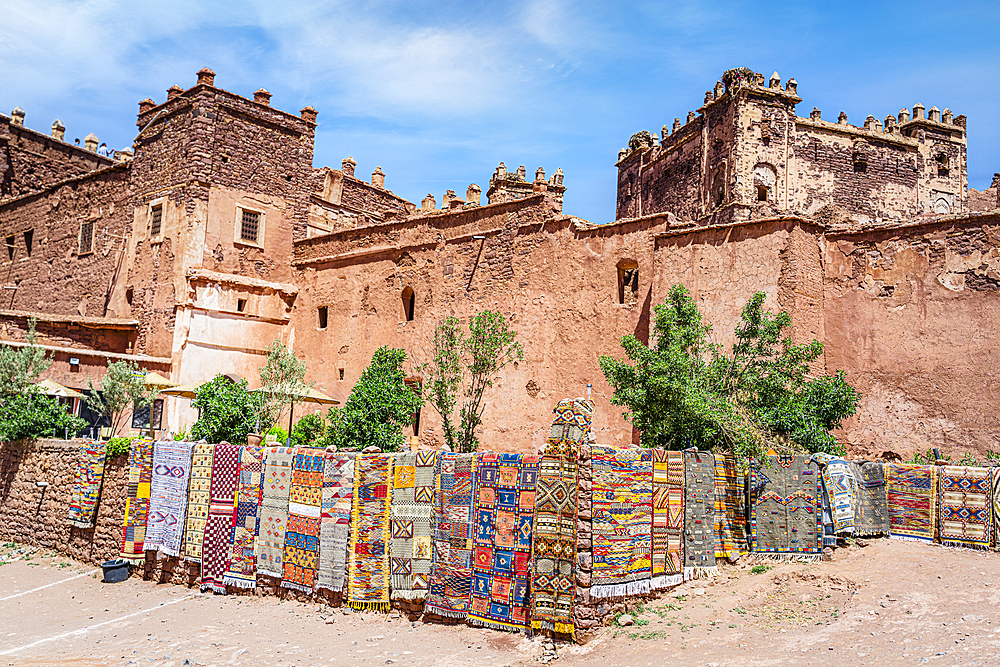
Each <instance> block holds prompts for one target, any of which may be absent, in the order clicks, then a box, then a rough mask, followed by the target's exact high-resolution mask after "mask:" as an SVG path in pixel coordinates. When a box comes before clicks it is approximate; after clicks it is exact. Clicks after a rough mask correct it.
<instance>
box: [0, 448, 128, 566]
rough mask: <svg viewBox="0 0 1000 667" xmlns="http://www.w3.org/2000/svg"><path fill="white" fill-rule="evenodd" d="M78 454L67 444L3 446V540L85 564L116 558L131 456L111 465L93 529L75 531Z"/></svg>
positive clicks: (0, 487)
mask: <svg viewBox="0 0 1000 667" xmlns="http://www.w3.org/2000/svg"><path fill="white" fill-rule="evenodd" d="M79 449H80V444H79V442H78V441H77V442H74V441H67V440H48V439H41V440H37V441H35V442H33V443H32V442H4V443H0V540H9V541H14V542H20V543H22V544H31V545H36V546H41V547H46V548H49V549H54V550H56V551H58V552H60V553H63V554H66V555H67V556H70V557H72V558H76V559H77V560H81V561H83V562H86V563H94V564H99V563H102V562H104V561H107V560H111V559H113V558H117V557H118V554H119V552H120V550H121V540H122V521H123V519H124V517H125V497H126V485H127V482H128V457H127V456H124V455H123V456H117V457H114V458H112V459H109V460H108V462H107V464H106V466H105V470H104V484H103V488H102V490H101V498H100V501H99V503H98V508H97V516H96V521H95V525H94V527H93V528H77V527H76V526H71V525H70V524H68V523H66V517H67V516H68V507H69V504H70V501H71V499H72V496H73V480H74V479H75V474H76V462H77V457H78V455H79ZM36 482H47V483H48V486H46V487H44V488H43V487H39V486H37V485H36Z"/></svg>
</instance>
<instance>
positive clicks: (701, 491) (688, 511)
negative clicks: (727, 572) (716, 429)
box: [683, 451, 718, 580]
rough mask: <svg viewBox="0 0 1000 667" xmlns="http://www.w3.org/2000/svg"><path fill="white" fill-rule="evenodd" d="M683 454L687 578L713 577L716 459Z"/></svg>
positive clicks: (707, 456)
mask: <svg viewBox="0 0 1000 667" xmlns="http://www.w3.org/2000/svg"><path fill="white" fill-rule="evenodd" d="M683 454H684V558H685V560H684V579H685V580H688V579H693V578H695V577H699V576H706V575H713V574H715V573H716V572H717V569H716V565H715V553H716V551H717V549H716V543H717V541H718V537H717V534H716V531H715V516H716V513H715V498H716V496H715V456H714V455H713V454H712V452H697V451H686V452H683Z"/></svg>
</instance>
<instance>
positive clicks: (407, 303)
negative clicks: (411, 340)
mask: <svg viewBox="0 0 1000 667" xmlns="http://www.w3.org/2000/svg"><path fill="white" fill-rule="evenodd" d="M401 296H402V299H403V317H405V318H406V321H407V322H412V321H413V315H414V312H413V311H414V306H415V305H416V295H415V294H414V293H413V288H412V287H404V288H403V293H402V295H401Z"/></svg>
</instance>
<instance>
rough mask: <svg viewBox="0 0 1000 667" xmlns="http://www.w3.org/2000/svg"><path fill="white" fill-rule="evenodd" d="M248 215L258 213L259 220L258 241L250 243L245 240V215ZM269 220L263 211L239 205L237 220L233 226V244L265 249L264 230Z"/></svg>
mask: <svg viewBox="0 0 1000 667" xmlns="http://www.w3.org/2000/svg"><path fill="white" fill-rule="evenodd" d="M244 212H246V213H256V214H257V216H258V218H257V240H256V241H250V240H248V239H245V238H243V214H244ZM266 220H267V215H266V214H265V212H264V211H263V210H262V209H259V208H252V207H250V206H243V205H238V206H237V207H236V219H235V221H234V224H233V242H234V243H237V244H239V245H246V246H252V247H254V248H263V247H264V228H265V224H266Z"/></svg>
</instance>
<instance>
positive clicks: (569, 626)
mask: <svg viewBox="0 0 1000 667" xmlns="http://www.w3.org/2000/svg"><path fill="white" fill-rule="evenodd" d="M531 629H532V630H550V631H552V632H557V633H559V634H561V635H571V636H572V635H575V633H576V625H574V624H573V623H554V622H552V621H532V622H531Z"/></svg>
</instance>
